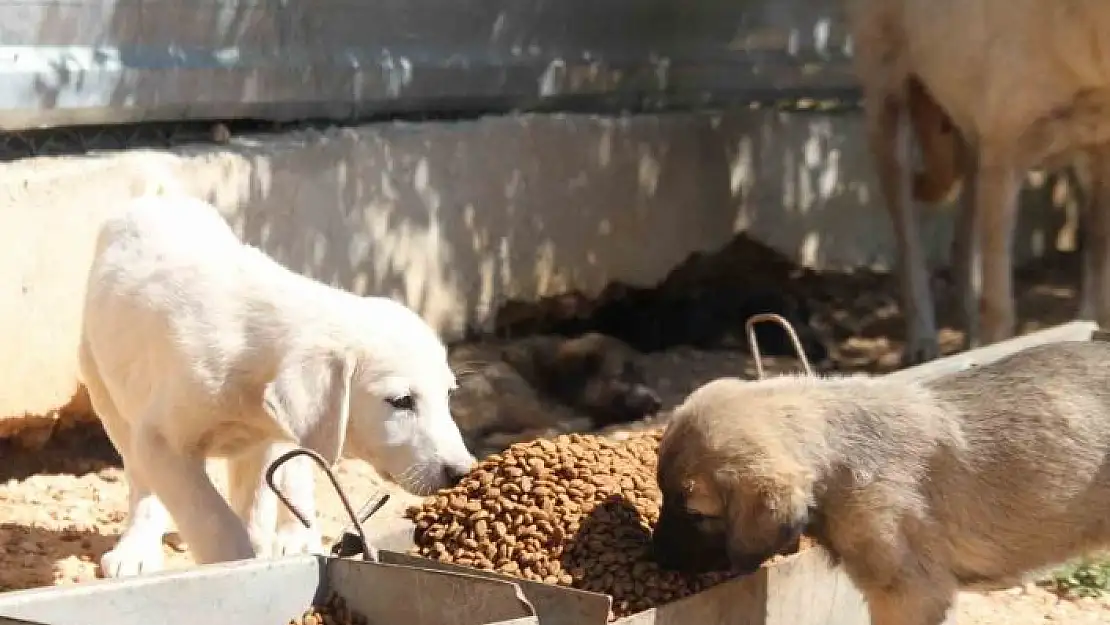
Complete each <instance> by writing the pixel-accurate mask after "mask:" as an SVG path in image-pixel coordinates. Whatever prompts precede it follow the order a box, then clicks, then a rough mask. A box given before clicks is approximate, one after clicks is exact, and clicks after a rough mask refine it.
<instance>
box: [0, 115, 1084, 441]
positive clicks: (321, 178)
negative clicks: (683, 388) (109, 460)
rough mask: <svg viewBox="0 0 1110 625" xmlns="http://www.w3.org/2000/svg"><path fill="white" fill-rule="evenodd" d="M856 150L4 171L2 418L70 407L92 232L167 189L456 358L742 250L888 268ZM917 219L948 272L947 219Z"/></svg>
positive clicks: (30, 162)
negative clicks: (701, 257) (410, 313)
mask: <svg viewBox="0 0 1110 625" xmlns="http://www.w3.org/2000/svg"><path fill="white" fill-rule="evenodd" d="M861 136H862V129H861V120H860V118H859V117H858V115H856V114H845V115H825V114H817V113H779V112H773V111H759V110H755V111H738V112H733V113H729V114H726V115H716V116H713V115H701V116H698V115H691V114H674V115H647V116H636V117H629V118H618V119H601V118H595V117H585V116H577V117H576V116H569V117H568V116H529V117H519V118H489V119H483V120H477V121H470V122H460V123H429V124H401V123H398V124H385V125H375V126H365V127H360V128H356V129H334V130H331V131H328V132H299V133H295V134H290V135H283V136H269V137H241V138H236V139H234V140H233V141H232V142H231V144H230V145H227V146H221V147H212V146H204V147H192V148H183V149H177V150H173V151H167V152H156V151H132V152H121V153H112V154H97V155H90V156H85V157H75V158H37V159H27V160H24V161H20V162H15V163H11V164H5V165H3V166H0V224H3V228H0V250H2V251H3V259H4V262H3V263H0V345H3V346H4V348H5V354H6V357H5V358H3V359H0V417H7V416H18V415H24V414H32V415H41V414H45V413H50V412H51V411H53V410H56V409H58V408H59V407H61V406H63V405H65V404H66V403H67V402H68V401H69V400H70V399H71V397H72V396H73V395H74V393H75V392H76V390H77V388H78V381H77V372H76V358H75V348H76V344H77V337H78V331H79V324H80V306H81V299H82V296H83V289H84V280H85V274H86V271H87V266H88V264H89V260H90V255H91V252H92V246H93V242H94V239H95V234H96V230H97V226H98V224H99V223H100V221H101V220H102V219H103V218H104V217H105V216H106V215H109V214H111V213H112V212H113V211H114V210H117V209H118V207H119V206H120V204H121V200H123V199H124V198H126V197H129V196H133V195H135V194H137V193H140V192H141V191H142V190H143V189H145V188H148V187H150V186H151V185H152V184H169V185H176V186H179V187H180V188H182V189H184V190H186V191H188V192H191V193H194V194H197V195H199V196H201V197H204V198H208V199H210V200H211V201H213V202H215V203H216V204H217V205H218V206H220V207H221V208H222V210H223V211H224V212H225V214H226V216H227V218H228V220H229V221H230V223H231V224H232V225H233V226H234V228H235V229H236V230H237V231H238V232H239V233H240V234H241V235H242V236H243V238H244V239H245V240H246V241H248V242H249V243H252V244H256V245H259V246H261V247H262V249H264V250H265V251H266V252H268V253H269V254H271V255H273V256H274V257H275V258H277V259H278V260H279V261H280V262H282V263H284V264H285V265H287V266H288V267H290V268H291V269H293V270H295V271H299V272H303V273H306V274H308V275H311V276H313V277H316V278H318V279H320V280H323V281H325V282H328V283H330V284H334V285H338V286H341V287H343V288H346V289H350V290H353V291H355V292H358V293H364V294H365V293H376V294H384V295H390V296H394V297H398V298H400V299H401V300H403V301H404V302H406V303H407V304H409V305H411V306H412V307H414V308H415V309H417V310H418V311H419V312H420V313H421V314H423V315H424V317H425V318H426V319H427V320H428V321H429V322H430V323H432V324H433V325H434V326H435V327H436V328H438V329H439V330H440V331H441V332H443V334H444V336H445V337H447V338H449V339H450V338H454V337H457V336H459V334H460V333H461V332H462V331H463V329H464V328H465V327H466V325H467V324H474V325H477V326H481V325H482V324H483V323H484V322H487V321H488V320H489V316H490V312H491V310H492V309H493V308H494V307H495V306H496V305H497V304H498V303H500V302H501V301H503V300H504V299H505V298H532V297H536V296H541V295H549V294H553V293H557V292H560V291H564V290H567V289H572V288H577V289H582V290H585V291H587V292H596V291H598V290H600V289H601V288H602V287H603V286H604V285H605V284H606V283H608V282H609V281H611V280H623V281H627V282H631V283H636V284H645V285H647V284H651V283H654V282H656V281H658V280H660V279H661V278H662V277H663V276H664V275H665V274H666V273H667V272H668V271H669V270H670V269H671V268H672V267H673V266H674V265H675V264H677V263H678V262H680V261H681V260H682V259H683V258H685V257H686V255H688V254H689V253H690V252H692V251H695V250H709V249H713V248H715V247H718V246H720V245H722V244H724V243H725V242H726V241H728V240H729V239H730V238H731V237H732V236H733V235H734V233H735V232H737V231H740V230H747V231H748V232H749V233H751V234H753V235H754V236H756V237H757V238H759V239H762V240H763V241H765V242H767V243H769V244H771V245H773V246H774V247H776V248H778V249H780V250H782V251H784V252H786V253H787V254H789V255H791V256H793V257H795V258H796V259H798V260H799V261H800V262H803V263H804V264H807V265H810V266H813V267H817V268H845V267H854V266H860V265H871V266H878V267H884V266H887V267H888V266H890V265H891V263H892V259H893V254H894V244H893V240H892V235H891V231H890V227H889V224H888V222H887V218H886V216H885V214H884V213H883V211H882V210H881V206H880V203H879V200H878V196H877V192H876V188H875V183H874V178H873V174H872V171H871V167H870V163H869V160H868V157H867V155H866V154H865V152H864V148H863V146H862V142H861V141H860V137H861ZM1029 193H1030V194H1031V195H1030V198H1029V199H1030V201H1029V202H1027V204H1029V205H1030V207H1029V209H1028V210H1027V211H1026V213H1025V219H1024V222H1023V225H1022V231H1021V233H1020V234H1019V236H1018V245H1017V247H1018V254H1019V257H1028V256H1029V255H1030V254H1031V253H1035V252H1037V251H1038V249H1039V246H1041V244H1039V243H1038V241H1041V242H1042V243H1043V242H1047V243H1048V244H1052V242H1053V241H1055V237H1056V235H1057V233H1058V231H1059V229H1060V227H1061V224H1062V223H1063V222H1064V217H1065V212H1066V211H1063V210H1061V209H1057V208H1052V206H1051V202H1048V201H1047V200H1046V197H1045V193H1046V192H1044V191H1041V190H1037V189H1030V191H1029ZM924 217H925V221H926V224H927V225H926V228H925V232H926V234H927V243H928V245H927V247H928V249H929V252H930V255H931V256H932V258H934V259H935V260H940V259H943V257H944V252H945V250H946V249H947V242H946V240H947V236H948V234H949V232H950V228H951V225H950V214H949V213H948V211H945V210H930V211H924ZM2 427H3V426H2V425H0V434H2Z"/></svg>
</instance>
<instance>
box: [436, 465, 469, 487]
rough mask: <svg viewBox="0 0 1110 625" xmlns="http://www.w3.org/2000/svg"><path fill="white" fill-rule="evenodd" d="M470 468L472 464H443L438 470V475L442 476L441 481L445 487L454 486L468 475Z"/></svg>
mask: <svg viewBox="0 0 1110 625" xmlns="http://www.w3.org/2000/svg"><path fill="white" fill-rule="evenodd" d="M472 466H473V465H472V464H465V465H463V464H444V465H443V467H442V468H441V469H440V473H442V474H443V475H442V478H441V479H442V480H443V483H444V484H446V485H447V486H454V485H455V484H458V483H459V481H460V480H462V479H463V477H464V476H465V475H466V474H467V473H470V469H471V467H472Z"/></svg>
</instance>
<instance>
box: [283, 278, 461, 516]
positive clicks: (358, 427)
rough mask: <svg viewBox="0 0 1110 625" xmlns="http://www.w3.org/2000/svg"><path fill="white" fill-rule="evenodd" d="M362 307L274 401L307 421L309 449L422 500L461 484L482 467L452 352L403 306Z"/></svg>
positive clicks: (376, 302)
mask: <svg viewBox="0 0 1110 625" xmlns="http://www.w3.org/2000/svg"><path fill="white" fill-rule="evenodd" d="M358 299H359V300H360V301H359V303H358V305H357V306H356V307H355V308H357V309H358V310H357V311H355V314H354V315H350V316H349V317H348V316H347V315H344V317H348V318H346V319H344V320H343V321H342V322H341V323H340V324H339V325H338V327H339V330H338V331H335V330H334V329H333V331H331V332H329V334H330V335H331V337H330V340H328V341H326V343H327V344H328V345H327V346H326V347H325V349H322V350H319V351H318V352H317V355H316V356H314V357H312V358H308V359H301V360H300V361H299V362H297V363H295V364H294V365H293V366H292V367H286V372H283V374H282V375H281V376H280V377H279V379H278V380H277V381H275V384H273V385H271V389H272V390H270V391H269V392H271V393H272V394H274V395H276V397H270V398H269V401H271V402H272V401H274V399H276V400H277V401H279V402H281V403H282V404H284V405H285V407H286V412H287V414H289V415H298V417H297V419H298V422H294V423H293V424H292V425H293V429H294V431H299V432H298V433H299V434H300V437H301V439H302V444H305V445H306V446H309V447H312V448H314V449H316V450H317V451H319V452H321V453H322V454H324V455H325V456H326V457H329V459H332V460H334V459H338V457H339V455H340V454H341V453H342V452H344V451H345V452H347V453H343V455H346V456H353V457H356V458H359V459H361V460H365V461H366V462H369V463H370V464H372V465H373V466H374V468H375V469H377V470H378V471H379V472H381V473H383V474H384V475H385V476H386V477H388V478H390V479H392V480H394V481H395V482H397V483H398V484H399V485H400V486H401V487H403V488H405V489H406V490H409V491H411V492H413V493H415V494H418V495H426V494H428V493H431V492H433V491H435V490H437V489H440V488H444V487H447V486H450V485H453V484H454V483H456V482H457V481H458V479H459V478H460V477H462V476H463V475H464V474H466V473H467V472H468V471H470V469H471V468H472V467H473V466H474V464H475V463H476V462H477V460H476V459H475V458H474V456H473V455H472V454H471V453H470V451H469V450H468V449H467V448H466V444H465V443H464V442H463V438H462V434H461V433H460V432H459V428H458V426H457V425H456V424H455V421H454V419H453V418H452V417H451V411H450V408H449V396H450V394H451V392H452V391H453V390H454V389H455V387H456V381H455V376H454V373H453V372H452V371H451V368H450V366H449V365H448V363H447V349H446V347H445V346H444V345H443V343H442V341H440V339H439V337H438V336H437V335H436V333H435V331H434V330H432V328H431V327H430V326H428V324H426V323H425V322H424V320H423V319H421V318H420V317H419V316H418V315H417V314H416V313H415V312H413V311H412V310H410V309H409V308H407V307H405V306H403V305H402V304H400V303H398V302H395V301H393V300H389V299H386V298H377V297H365V298H358ZM290 369H295V371H289V370H290ZM283 380H284V381H285V383H283ZM298 387H299V388H298Z"/></svg>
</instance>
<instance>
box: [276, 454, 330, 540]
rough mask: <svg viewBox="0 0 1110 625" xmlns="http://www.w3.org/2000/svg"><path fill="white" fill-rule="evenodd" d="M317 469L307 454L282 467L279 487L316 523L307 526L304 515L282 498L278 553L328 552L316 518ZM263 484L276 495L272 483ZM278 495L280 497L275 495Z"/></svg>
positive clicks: (286, 496)
mask: <svg viewBox="0 0 1110 625" xmlns="http://www.w3.org/2000/svg"><path fill="white" fill-rule="evenodd" d="M314 469H315V465H314V464H313V462H312V460H310V459H308V458H305V457H303V456H302V457H300V458H294V459H292V460H290V461H289V462H287V463H286V464H285V465H284V466H283V467H282V474H281V476H280V479H279V480H277V483H278V488H280V489H281V492H282V494H283V495H285V498H286V499H288V500H289V501H290V502H291V503H292V504H293V505H294V506H296V507H297V510H299V511H300V512H301V514H303V515H304V517H305V518H306V519H308V520H309V521H310V522H311V523H312V526H311V527H305V526H304V525H303V524H302V523H301V521H300V519H298V518H297V517H296V516H295V515H294V514H293V513H292V512H291V511H290V510H289V509H288V508H286V507H285V506H284V505H281V503H280V502H278V506H279V507H278V516H277V518H278V522H277V535H276V536H275V537H274V547H273V549H274V554H275V555H293V554H299V553H316V554H322V553H323V552H324V548H323V538H322V537H321V536H320V524H319V522H318V521H317V519H316V480H315V476H314V474H313V470H314ZM263 488H265V489H266V491H267V493H269V494H270V495H271V496H273V493H272V492H270V489H269V488H268V487H266V486H265V485H263ZM274 499H277V498H276V497H274Z"/></svg>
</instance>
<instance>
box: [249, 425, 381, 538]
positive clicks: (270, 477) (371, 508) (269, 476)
mask: <svg viewBox="0 0 1110 625" xmlns="http://www.w3.org/2000/svg"><path fill="white" fill-rule="evenodd" d="M297 456H308V457H309V458H312V461H313V462H315V463H316V465H317V466H319V467H320V469H321V470H322V471H323V472H324V474H325V475H327V476H328V480H329V481H330V482H331V485H332V488H334V489H335V494H336V495H338V496H339V501H340V502H341V503H342V504H343V509H344V510H346V512H347V516H348V517H349V518H350V519H351V524H352V525H354V528H355V531H357V532H358V538H359V541H360V542H361V543H362V553H363V555H364V557H367V558H371V559H376V558H374V557H373V554H374V550H373V549H371V547H370V541H368V540H367V539H366V531H365V530H364V529H363V527H362V524H363V523H364V522H365V521H366V520H367V519H369V518H370V517H371V516H373V515H374V513H375V512H377V511H378V510H380V509H381V508H382V506H384V505H385V504H386V502H387V501H389V493H385V494H383V495H382V496H381V497H380V498H378V500H377V502H375V503H374V504H373V505H371V503H370V502H367V504H366V505H364V506H363V508H362V510H360V511H359V514H355V510H354V508H352V507H351V501H350V500H349V499H347V494H346V493H344V492H343V487H342V486H340V485H339V479H338V478H336V477H335V472H334V471H332V470H331V467H330V466H329V464H328V461H327V460H325V459H324V457H323V456H321V455H320V454H318V453H316V452H315V451H313V450H311V449H306V448H304V447H298V448H297V449H292V450H290V451H287V452H285V453H284V454H282V455H280V456H278V457H277V459H276V460H274V461H273V462H271V463H270V466H269V467H267V468H266V485H267V486H269V487H270V490H272V491H274V494H275V495H277V498H278V499H279V500H280V501H281V503H282V504H283V505H284V506H285V507H286V508H289V511H290V512H292V513H293V516H295V517H297V520H298V521H300V522H301V524H302V525H304V526H305V527H306V528H309V527H312V521H310V520H309V519H308V518H307V517H305V515H304V513H302V512H301V511H300V510H299V509H298V508H297V506H295V505H293V502H291V501H289V499H288V498H287V497H286V496H285V494H284V493H282V492H281V489H279V488H278V487H277V485H276V484H274V473H276V472H277V470H278V468H280V467H281V465H283V464H285V463H286V462H288V461H290V460H292V459H293V458H295V457H297Z"/></svg>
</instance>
